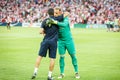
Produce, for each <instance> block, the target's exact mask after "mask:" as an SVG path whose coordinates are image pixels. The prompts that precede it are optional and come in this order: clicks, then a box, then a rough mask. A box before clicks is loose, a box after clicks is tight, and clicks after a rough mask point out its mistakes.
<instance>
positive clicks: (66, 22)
mask: <svg viewBox="0 0 120 80" xmlns="http://www.w3.org/2000/svg"><path fill="white" fill-rule="evenodd" d="M50 23H51V24H56V25H58V26H61V27H65V26H67V25H68V24H69V19H68V17H66V18H64V20H63V21H62V22H58V21H57V20H54V19H51V21H50Z"/></svg>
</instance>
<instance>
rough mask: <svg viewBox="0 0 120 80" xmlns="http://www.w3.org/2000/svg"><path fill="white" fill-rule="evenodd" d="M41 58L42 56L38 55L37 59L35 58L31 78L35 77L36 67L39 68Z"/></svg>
mask: <svg viewBox="0 0 120 80" xmlns="http://www.w3.org/2000/svg"><path fill="white" fill-rule="evenodd" d="M41 60H42V56H38V57H37V59H36V63H35V69H34V73H33V76H32V79H34V78H35V77H36V75H37V72H38V68H39V65H40V62H41Z"/></svg>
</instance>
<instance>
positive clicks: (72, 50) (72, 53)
mask: <svg viewBox="0 0 120 80" xmlns="http://www.w3.org/2000/svg"><path fill="white" fill-rule="evenodd" d="M66 48H67V50H68V53H69V55H70V57H71V59H72V64H73V67H74V71H75V77H76V78H80V76H79V74H78V63H77V57H76V51H75V46H74V42H73V41H72V40H71V41H69V42H67V43H66Z"/></svg>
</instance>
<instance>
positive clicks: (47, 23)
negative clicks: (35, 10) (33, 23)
mask: <svg viewBox="0 0 120 80" xmlns="http://www.w3.org/2000/svg"><path fill="white" fill-rule="evenodd" d="M50 22H51V21H50V18H49V19H47V20H46V25H47V26H49V27H51V23H50Z"/></svg>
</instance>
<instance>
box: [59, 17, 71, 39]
mask: <svg viewBox="0 0 120 80" xmlns="http://www.w3.org/2000/svg"><path fill="white" fill-rule="evenodd" d="M57 24H58V26H59V33H58V34H59V40H62V41H66V40H71V39H72V35H71V31H70V24H69V18H68V17H65V18H64V20H63V21H62V22H58V23H57Z"/></svg>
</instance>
